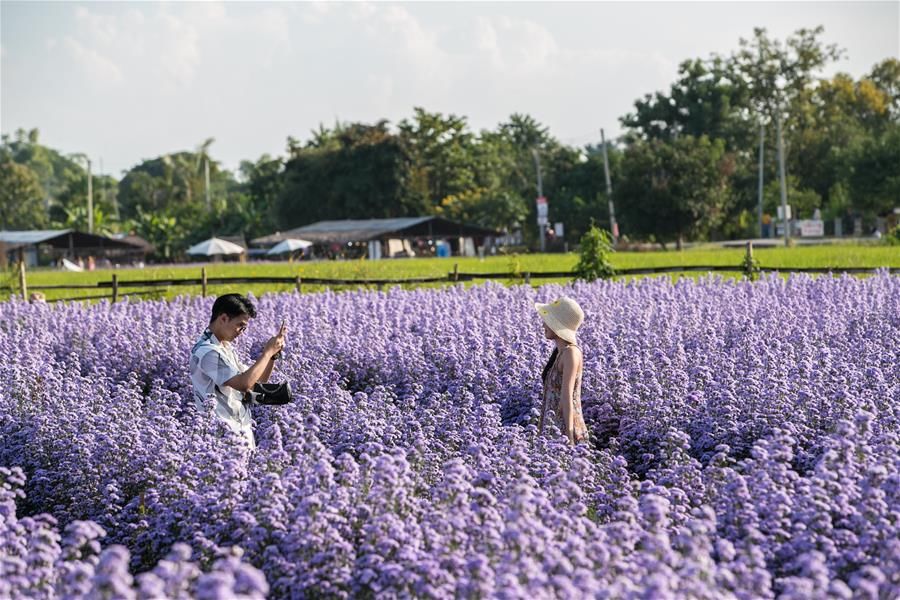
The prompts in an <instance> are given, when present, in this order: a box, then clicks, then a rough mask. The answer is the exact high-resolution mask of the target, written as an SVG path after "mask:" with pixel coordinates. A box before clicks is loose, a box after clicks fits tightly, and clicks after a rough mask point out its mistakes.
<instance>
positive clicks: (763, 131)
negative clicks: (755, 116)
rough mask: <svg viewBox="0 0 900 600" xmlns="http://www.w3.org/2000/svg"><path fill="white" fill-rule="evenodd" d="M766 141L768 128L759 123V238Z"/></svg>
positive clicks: (757, 209) (761, 234) (761, 228)
mask: <svg viewBox="0 0 900 600" xmlns="http://www.w3.org/2000/svg"><path fill="white" fill-rule="evenodd" d="M765 139H766V126H765V125H763V123H762V122H761V121H760V123H759V194H758V196H759V200H758V201H757V203H756V222H757V223H759V237H762V236H763V222H762V215H763V152H764V147H765Z"/></svg>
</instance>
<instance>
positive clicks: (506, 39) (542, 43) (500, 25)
mask: <svg viewBox="0 0 900 600" xmlns="http://www.w3.org/2000/svg"><path fill="white" fill-rule="evenodd" d="M475 40H476V47H477V48H478V50H479V51H480V52H482V53H484V54H486V55H487V58H488V62H489V64H490V65H491V66H492V67H493V68H494V69H496V70H505V71H512V72H515V73H519V74H526V73H531V72H534V71H540V70H543V69H547V68H549V67H551V66H552V61H553V59H554V57H555V56H556V55H558V54H559V52H560V49H559V46H558V45H557V43H556V38H554V36H553V34H552V33H550V31H548V30H547V29H546V28H544V27H543V26H541V25H540V24H538V23H535V22H534V21H531V20H529V19H512V18H509V17H494V18H490V17H477V18H476V20H475Z"/></svg>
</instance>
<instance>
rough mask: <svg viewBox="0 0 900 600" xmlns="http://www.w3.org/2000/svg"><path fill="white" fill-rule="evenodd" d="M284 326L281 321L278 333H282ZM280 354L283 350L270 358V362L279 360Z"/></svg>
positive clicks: (283, 322)
mask: <svg viewBox="0 0 900 600" xmlns="http://www.w3.org/2000/svg"><path fill="white" fill-rule="evenodd" d="M284 325H285V321H284V320H283V319H282V321H281V327H280V328H279V329H278V333H281V332H282V331H284ZM282 352H284V350H279V351H278V352H276V353H275V355H274V356H273V357H272V360H278V359H279V358H281V353H282Z"/></svg>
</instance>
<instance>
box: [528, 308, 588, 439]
mask: <svg viewBox="0 0 900 600" xmlns="http://www.w3.org/2000/svg"><path fill="white" fill-rule="evenodd" d="M534 307H535V309H536V310H537V312H538V314H539V315H540V316H541V319H543V321H544V337H546V338H547V339H548V340H552V341H553V342H554V343H555V344H556V347H555V348H554V349H553V353H552V354H550V358H549V360H547V364H546V365H545V366H544V370H543V372H542V373H541V382H542V383H543V393H542V395H541V417H540V421H539V422H538V434H539V435H542V434H543V432H544V421H545V420H546V419H550V420H552V421H553V422H554V423H556V426H557V427H558V428H559V430H560V431H561V432H562V433H563V435H565V436H566V439H568V441H569V443H570V444H572V445H575V444H577V443H579V442H583V441H586V440H587V438H588V431H587V425H585V423H584V415H583V414H582V412H581V379H582V373H583V372H584V357H583V356H582V353H581V348H579V347H578V340H577V339H576V337H575V332H576V331H577V330H578V328H579V327H580V326H581V324H582V323H583V322H584V311H582V310H581V307H580V306H578V303H577V302H575V300H573V299H572V298H569V297H566V296H562V297H561V298H559V299H558V300H556V301H554V302H551V303H550V304H540V303H537V302H535V304H534Z"/></svg>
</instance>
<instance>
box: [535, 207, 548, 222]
mask: <svg viewBox="0 0 900 600" xmlns="http://www.w3.org/2000/svg"><path fill="white" fill-rule="evenodd" d="M537 215H538V217H539V218H540V217H543V218H544V220H545V221H546V220H547V205H546V204H538V205H537Z"/></svg>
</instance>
